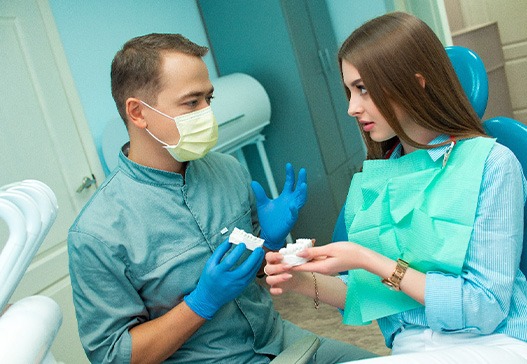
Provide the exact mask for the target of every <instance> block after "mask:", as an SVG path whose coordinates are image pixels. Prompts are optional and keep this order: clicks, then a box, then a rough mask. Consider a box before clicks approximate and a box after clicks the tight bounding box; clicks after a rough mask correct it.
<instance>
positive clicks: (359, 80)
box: [350, 78, 362, 87]
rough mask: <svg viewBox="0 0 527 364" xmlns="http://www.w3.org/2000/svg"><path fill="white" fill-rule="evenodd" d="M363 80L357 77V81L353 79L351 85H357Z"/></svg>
mask: <svg viewBox="0 0 527 364" xmlns="http://www.w3.org/2000/svg"><path fill="white" fill-rule="evenodd" d="M361 82H362V78H357V79H356V80H355V81H353V82H352V83H351V84H350V86H351V87H355V86H357V84H359V83H361Z"/></svg>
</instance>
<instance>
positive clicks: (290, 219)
mask: <svg viewBox="0 0 527 364" xmlns="http://www.w3.org/2000/svg"><path fill="white" fill-rule="evenodd" d="M285 173H286V174H285V183H284V189H283V190H282V193H281V194H280V196H278V197H277V198H275V199H274V200H270V199H269V198H268V197H267V195H266V194H265V191H264V189H263V188H262V186H261V185H260V184H259V183H258V182H256V181H252V183H251V187H252V189H253V191H254V194H255V196H256V209H257V211H258V220H260V227H261V228H262V231H261V232H260V238H262V239H264V240H265V243H264V245H265V246H266V247H267V248H269V249H271V250H278V249H280V248H281V247H282V246H284V243H285V238H286V236H287V234H289V232H290V231H291V229H292V228H293V226H294V225H295V223H296V220H298V211H299V210H300V209H301V208H302V206H304V204H305V203H306V200H307V183H306V170H305V169H304V168H302V169H301V170H300V172H298V181H297V183H296V185H295V171H294V169H293V166H292V165H291V163H287V164H286V166H285Z"/></svg>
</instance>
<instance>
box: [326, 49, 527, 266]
mask: <svg viewBox="0 0 527 364" xmlns="http://www.w3.org/2000/svg"><path fill="white" fill-rule="evenodd" d="M445 50H446V52H447V54H448V56H449V58H450V60H451V62H452V66H453V68H454V70H455V71H456V74H457V76H458V78H459V80H460V83H461V86H462V87H463V90H464V91H465V93H466V94H467V97H468V99H469V101H470V103H471V104H472V106H473V107H474V110H475V111H476V113H477V114H478V116H479V117H480V118H481V117H483V114H484V113H485V109H486V108H487V101H488V95H489V90H488V78H487V73H486V71H485V66H484V64H483V61H482V60H481V59H480V58H479V56H478V55H477V54H476V53H474V52H473V51H472V50H470V49H468V48H465V47H461V46H450V47H446V48H445ZM483 126H484V128H485V130H486V132H487V134H489V135H490V136H492V137H494V138H496V139H497V141H498V142H499V143H501V144H503V145H505V146H506V147H508V148H509V149H510V150H511V151H512V152H513V153H514V154H515V156H516V158H518V160H519V161H520V163H521V165H522V168H523V173H524V175H527V126H525V125H524V124H522V123H520V122H518V121H516V120H514V119H510V118H507V117H504V116H498V117H494V118H491V119H489V120H486V121H484V122H483ZM523 228H524V233H523V252H522V258H521V263H520V269H521V270H522V272H523V273H524V274H525V275H526V276H527V205H525V208H524V224H523ZM346 240H348V234H347V232H346V227H345V223H344V206H343V207H342V209H341V211H340V214H339V216H338V218H337V222H336V224H335V228H334V230H333V237H332V241H346Z"/></svg>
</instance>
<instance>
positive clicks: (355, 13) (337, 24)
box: [326, 0, 387, 46]
mask: <svg viewBox="0 0 527 364" xmlns="http://www.w3.org/2000/svg"><path fill="white" fill-rule="evenodd" d="M326 5H327V7H328V11H329V16H330V17H331V22H332V25H333V31H334V32H335V40H336V41H337V44H338V45H339V46H340V45H341V44H342V42H344V40H346V38H347V37H348V36H349V35H350V34H351V32H352V31H354V30H355V29H357V28H358V27H360V26H361V25H362V23H364V22H366V21H367V20H370V19H372V18H375V17H376V16H379V15H382V14H385V13H386V12H387V7H386V1H385V0H369V1H363V0H326Z"/></svg>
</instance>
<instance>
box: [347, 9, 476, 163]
mask: <svg viewBox="0 0 527 364" xmlns="http://www.w3.org/2000/svg"><path fill="white" fill-rule="evenodd" d="M338 59H339V64H340V65H341V71H342V61H343V60H346V61H347V62H349V63H351V64H352V65H353V66H354V67H355V68H356V69H357V71H358V72H359V74H360V76H361V79H362V81H363V83H364V86H365V87H366V89H367V90H368V94H369V95H370V97H371V98H372V101H373V102H374V103H375V105H376V106H377V108H378V109H379V111H380V113H381V114H382V115H383V116H384V118H385V119H386V121H387V122H388V124H389V125H390V126H391V128H392V129H393V130H394V132H395V133H396V134H397V136H398V137H399V138H400V139H402V140H404V141H405V142H406V143H408V144H409V145H411V146H413V147H416V148H431V146H427V145H423V144H420V143H417V142H415V141H413V140H412V139H410V137H409V136H408V135H407V134H406V133H405V132H404V130H403V129H402V128H401V124H400V121H399V120H398V119H397V117H396V114H395V110H394V105H397V107H398V108H399V109H401V110H402V111H403V113H404V114H405V115H407V116H408V117H409V118H410V120H413V121H414V122H416V123H417V124H418V125H420V126H423V127H425V128H427V129H429V130H432V131H435V132H439V133H442V134H447V135H451V136H454V137H456V138H457V139H462V138H470V137H474V136H484V135H485V132H484V130H483V127H482V125H481V121H480V119H479V117H478V116H477V114H476V112H475V111H474V109H473V108H472V106H471V104H470V102H469V100H468V99H467V97H466V95H465V92H464V91H463V88H462V87H461V84H460V82H459V80H458V78H457V75H456V73H455V71H454V69H453V67H452V64H451V62H450V59H449V58H448V55H447V53H446V51H445V49H444V47H443V45H442V44H441V42H440V41H439V39H438V38H437V36H436V35H435V34H434V32H433V31H432V29H430V27H428V25H426V23H424V22H423V21H421V20H420V19H418V18H416V17H414V16H412V15H410V14H406V13H402V12H395V13H389V14H386V15H383V16H380V17H378V18H375V19H372V20H370V21H368V22H366V23H365V24H364V25H362V26H361V27H360V28H358V29H356V30H355V31H354V32H353V33H352V34H351V35H350V36H349V37H348V38H347V39H346V40H345V41H344V43H343V44H342V46H341V48H340V50H339V53H338ZM416 75H421V76H422V77H423V78H424V80H425V86H424V87H422V86H421V84H420V82H419V79H418V77H417V76H416ZM346 92H347V94H348V98H349V96H350V93H349V90H348V89H347V88H346ZM362 134H363V138H364V141H365V143H366V147H367V149H368V151H367V158H368V159H379V158H383V157H384V155H385V154H386V152H387V151H388V150H389V149H390V148H391V147H392V146H393V145H394V143H396V142H398V140H397V137H395V138H392V139H391V140H388V141H385V142H380V143H379V142H375V141H373V140H372V139H371V138H370V136H369V134H368V133H364V132H363V133H362Z"/></svg>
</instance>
